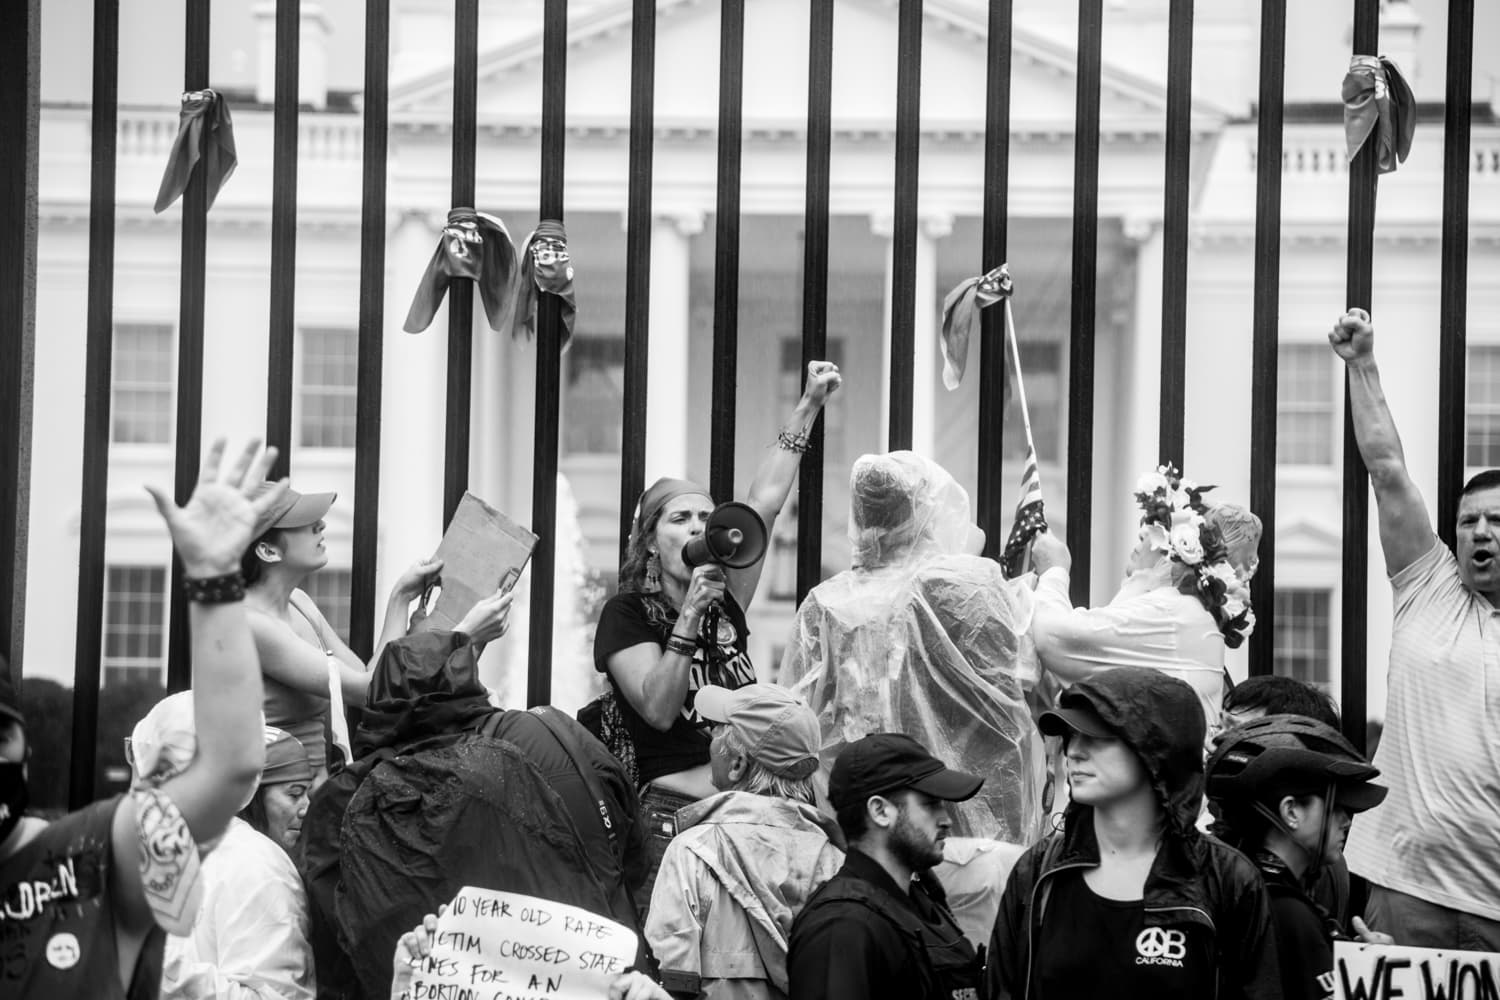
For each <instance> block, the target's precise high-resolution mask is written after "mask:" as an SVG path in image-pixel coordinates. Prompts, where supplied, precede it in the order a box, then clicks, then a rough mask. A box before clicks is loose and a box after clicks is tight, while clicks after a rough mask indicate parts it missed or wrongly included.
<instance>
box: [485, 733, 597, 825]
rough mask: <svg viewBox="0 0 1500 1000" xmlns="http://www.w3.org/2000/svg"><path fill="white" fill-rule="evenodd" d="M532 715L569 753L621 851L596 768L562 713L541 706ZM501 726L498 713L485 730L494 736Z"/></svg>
mask: <svg viewBox="0 0 1500 1000" xmlns="http://www.w3.org/2000/svg"><path fill="white" fill-rule="evenodd" d="M528 711H529V712H530V713H531V714H532V715H534V716H536V717H537V718H538V719H540V720H541V721H542V723H543V724H544V725H546V727H547V728H548V729H550V730H551V731H552V735H553V736H554V737H555V738H556V739H557V742H558V743H561V744H562V748H563V750H564V751H566V752H567V755H568V758H569V759H570V760H572V761H573V767H574V768H575V769H576V770H577V771H578V776H579V777H580V778H582V779H583V783H584V785H585V787H587V788H588V791H589V797H590V798H591V799H593V800H594V807H595V808H596V809H598V811H599V825H600V826H602V827H604V835H605V836H606V837H608V838H609V846H610V849H611V850H613V851H616V852H618V851H619V838H618V837H616V836H615V824H614V820H612V819H611V818H610V814H609V800H608V799H606V798H605V797H604V789H603V788H601V787H600V785H599V776H598V775H597V774H595V773H594V766H593V765H592V764H590V763H589V762H588V761H586V760H584V759H583V758H582V757H581V756H580V755H579V753H578V741H577V740H575V739H573V734H572V733H570V732H568V730H567V729H566V728H565V727H564V725H563V722H562V718H561V713H559V712H558V711H557V710H556V709H555V708H552V707H551V706H549V705H540V706H538V707H536V708H533V709H529V710H528ZM498 725H499V713H496V717H495V720H494V722H493V723H492V722H489V721H486V723H485V728H486V729H489V730H490V732H489V733H486V734H485V735H487V736H488V735H492V733H493V731H494V730H493V728H492V727H493V726H498Z"/></svg>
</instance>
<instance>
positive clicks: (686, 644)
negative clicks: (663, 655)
mask: <svg viewBox="0 0 1500 1000" xmlns="http://www.w3.org/2000/svg"><path fill="white" fill-rule="evenodd" d="M697 651H698V644H697V643H696V642H693V641H692V640H691V639H684V638H683V637H682V636H680V635H675V634H674V635H670V636H668V637H667V652H669V653H676V654H678V655H679V656H686V657H687V658H688V659H692V658H693V654H694V653H696V652H697Z"/></svg>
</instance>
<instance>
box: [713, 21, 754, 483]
mask: <svg viewBox="0 0 1500 1000" xmlns="http://www.w3.org/2000/svg"><path fill="white" fill-rule="evenodd" d="M719 16H720V22H719V186H718V192H717V194H716V196H715V200H714V348H713V396H712V398H713V415H712V417H711V421H710V425H709V452H708V488H709V490H710V491H712V493H713V495H714V497H715V498H717V499H718V500H719V501H721V502H722V501H724V500H730V499H732V498H733V497H734V424H735V398H736V389H737V385H736V382H735V364H736V361H737V359H738V356H739V343H740V149H741V146H742V144H743V136H742V135H741V125H742V121H743V112H744V108H743V101H742V97H743V94H744V89H745V0H723V3H722V4H721V5H720V15H719Z"/></svg>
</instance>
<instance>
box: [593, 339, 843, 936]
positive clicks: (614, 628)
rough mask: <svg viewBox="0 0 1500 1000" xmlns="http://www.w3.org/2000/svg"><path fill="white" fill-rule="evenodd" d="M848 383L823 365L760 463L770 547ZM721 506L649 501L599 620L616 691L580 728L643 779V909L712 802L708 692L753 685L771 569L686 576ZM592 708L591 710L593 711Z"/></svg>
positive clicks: (694, 500) (679, 483) (653, 492)
mask: <svg viewBox="0 0 1500 1000" xmlns="http://www.w3.org/2000/svg"><path fill="white" fill-rule="evenodd" d="M840 384H841V379H840V377H839V370H838V366H837V365H834V364H831V363H830V362H827V361H814V362H812V363H811V364H809V365H808V366H807V385H806V386H805V388H804V389H803V392H802V398H801V399H800V400H798V402H797V405H796V408H795V409H794V410H793V411H792V414H791V417H790V418H789V419H788V421H787V422H786V423H785V424H784V425H783V428H782V430H781V433H780V434H779V435H778V436H777V439H776V444H775V447H773V448H771V449H770V450H769V451H768V452H767V453H766V457H765V458H764V459H763V460H762V461H761V465H760V468H759V470H757V472H756V474H755V479H754V480H753V481H752V482H751V484H750V492H749V496H748V497H747V498H746V502H747V503H748V504H749V505H750V506H751V507H752V508H754V510H755V512H756V513H757V514H759V515H760V517H761V520H762V521H764V522H765V526H766V534H767V537H770V535H771V531H772V529H773V527H774V525H775V522H776V516H777V515H778V514H779V513H780V511H781V508H782V507H783V506H784V505H785V504H786V500H787V496H788V495H789V494H790V493H791V489H792V483H793V481H794V480H795V479H796V476H797V469H798V466H799V464H800V462H801V458H802V453H803V452H805V451H806V450H807V446H808V445H807V442H808V437H807V435H808V431H809V429H810V428H811V427H812V425H813V422H814V421H815V420H816V419H817V416H818V413H819V411H821V410H822V409H823V404H824V403H826V402H827V400H828V397H829V396H831V395H832V394H833V393H834V392H835V391H837V389H838V387H839V385H840ZM713 510H714V501H713V499H712V498H711V497H710V496H709V495H708V490H706V489H705V488H703V487H702V486H699V485H696V484H694V483H691V482H688V481H687V480H683V479H659V480H657V481H656V482H655V483H654V484H652V485H651V487H650V488H648V489H647V490H646V491H645V492H644V493H642V494H641V499H640V503H639V504H638V505H637V507H636V512H635V524H634V526H633V528H632V529H631V532H630V541H629V546H628V548H627V549H626V555H625V561H624V562H623V563H622V564H621V566H620V592H619V593H618V594H616V595H615V596H614V597H611V598H610V599H609V600H608V601H607V602H606V603H605V605H604V608H603V610H602V611H601V612H600V614H599V625H598V628H597V629H596V631H595V633H594V667H595V669H597V670H598V671H599V672H600V673H602V674H605V676H606V679H607V683H608V688H607V690H606V692H605V696H604V697H603V698H601V699H600V700H599V701H598V702H597V703H595V704H594V705H591V706H586V707H585V711H583V712H580V713H579V715H580V718H584V719H588V720H589V722H588V723H586V724H588V725H590V728H591V729H592V730H593V731H594V732H595V734H596V735H598V736H600V737H601V738H602V739H603V740H604V742H605V745H606V746H608V747H609V748H610V750H611V752H613V753H615V754H616V755H617V756H619V757H621V759H622V760H624V761H625V762H626V766H627V767H630V768H632V769H633V772H634V774H635V778H636V781H637V783H638V785H639V786H640V788H641V789H642V791H641V811H642V815H643V816H644V817H645V821H646V825H647V828H648V829H649V830H650V838H649V840H648V842H647V847H648V852H649V858H650V865H649V869H648V876H647V880H646V883H645V885H644V887H643V889H642V892H643V896H642V897H641V898H639V899H638V900H637V902H638V903H639V905H640V907H641V909H642V910H644V909H645V908H646V907H647V906H649V905H650V892H651V881H652V879H654V877H655V874H656V866H657V865H658V864H659V863H660V862H661V855H662V852H663V851H665V850H666V848H667V844H668V843H670V842H671V839H672V837H673V836H675V835H676V832H677V831H676V821H675V816H676V813H677V810H678V809H679V808H680V807H682V806H685V805H688V804H689V803H692V802H696V801H698V800H699V799H702V798H707V797H708V796H710V795H712V794H714V785H713V779H712V777H711V774H710V770H709V764H708V761H709V756H708V742H709V738H708V733H707V732H705V731H704V730H703V728H702V725H701V723H702V720H701V719H700V718H699V716H698V715H697V713H696V712H694V711H693V696H694V695H695V694H696V693H697V691H698V689H699V688H701V687H703V686H704V685H706V684H716V685H718V686H720V687H727V688H737V687H740V686H742V685H745V684H750V683H753V682H754V681H755V679H756V674H755V667H754V666H753V665H752V664H751V662H750V658H749V657H748V656H747V655H746V652H745V649H746V640H747V638H748V636H749V629H748V628H747V626H746V624H745V609H746V608H747V607H749V606H750V601H751V599H752V598H753V597H754V596H755V590H756V585H757V584H758V583H759V582H760V573H761V569H762V568H763V566H764V565H765V564H764V561H763V560H762V561H757V562H756V563H755V564H754V565H752V566H748V567H746V568H744V569H727V570H726V569H724V568H722V567H720V566H718V565H715V564H709V565H706V566H699V567H697V568H696V569H693V568H690V567H688V566H687V565H686V564H685V563H684V562H683V559H682V549H683V546H684V545H686V544H687V543H688V542H690V541H692V540H693V539H695V538H698V537H699V536H701V535H702V534H703V531H704V525H705V523H706V522H707V520H708V516H709V515H710V514H711V513H712V512H713ZM590 709H592V711H590Z"/></svg>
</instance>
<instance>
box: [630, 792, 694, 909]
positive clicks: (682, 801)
mask: <svg viewBox="0 0 1500 1000" xmlns="http://www.w3.org/2000/svg"><path fill="white" fill-rule="evenodd" d="M697 801H698V800H697V799H695V798H693V797H692V796H691V795H683V794H682V793H681V792H672V791H668V790H666V789H664V788H658V787H657V786H656V785H647V786H646V787H645V789H643V790H642V791H641V814H640V815H641V822H642V824H644V826H645V830H646V880H645V881H644V882H642V883H641V887H640V889H639V890H638V891H637V892H636V897H635V908H636V911H637V912H638V913H639V914H640V917H641V926H642V927H645V926H646V911H647V910H649V909H650V908H651V890H652V888H653V887H654V886H655V885H656V873H657V872H658V871H660V870H661V859H662V855H664V854H666V853H667V845H668V844H670V843H671V842H672V838H673V837H675V836H677V810H679V809H681V808H682V807H683V806H690V805H692V804H693V803H694V802H697Z"/></svg>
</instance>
